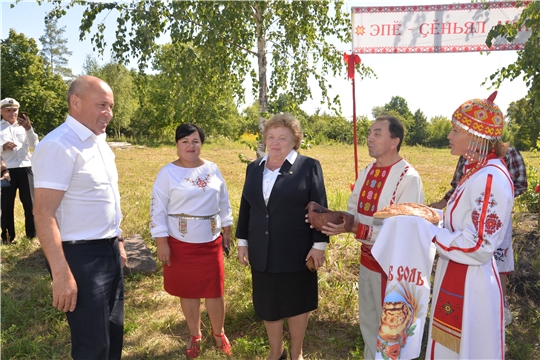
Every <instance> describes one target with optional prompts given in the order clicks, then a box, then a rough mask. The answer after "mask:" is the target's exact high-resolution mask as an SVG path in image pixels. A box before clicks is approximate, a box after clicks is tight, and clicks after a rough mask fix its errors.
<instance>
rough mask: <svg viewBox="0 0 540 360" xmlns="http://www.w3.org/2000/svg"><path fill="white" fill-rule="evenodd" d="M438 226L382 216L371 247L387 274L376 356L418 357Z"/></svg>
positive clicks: (419, 220) (408, 218)
mask: <svg viewBox="0 0 540 360" xmlns="http://www.w3.org/2000/svg"><path fill="white" fill-rule="evenodd" d="M438 230H439V228H438V227H437V226H436V225H433V224H431V223H429V222H428V221H426V220H424V219H422V218H419V217H417V216H396V217H391V218H388V219H385V220H384V221H383V226H382V228H381V231H380V233H379V236H377V240H376V241H375V244H374V245H373V248H372V249H371V252H372V253H373V256H374V257H375V259H377V261H378V262H379V264H380V265H381V267H382V269H383V270H384V272H385V273H386V275H387V276H388V280H387V282H386V291H385V297H384V300H383V309H382V318H381V324H380V326H379V336H378V338H377V354H376V357H375V358H376V359H414V358H417V357H418V356H420V351H421V346H422V335H423V333H424V326H425V322H426V314H427V309H428V304H429V293H430V289H431V284H430V276H431V268H432V266H433V259H434V257H435V251H436V249H435V245H434V244H433V243H432V242H431V240H432V239H433V237H434V236H435V235H436V234H437V232H438Z"/></svg>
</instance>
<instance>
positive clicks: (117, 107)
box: [90, 62, 138, 138]
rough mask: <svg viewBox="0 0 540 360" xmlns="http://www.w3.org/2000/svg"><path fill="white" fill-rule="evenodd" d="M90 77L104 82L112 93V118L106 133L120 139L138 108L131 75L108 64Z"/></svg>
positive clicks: (117, 65) (121, 68)
mask: <svg viewBox="0 0 540 360" xmlns="http://www.w3.org/2000/svg"><path fill="white" fill-rule="evenodd" d="M90 75H94V76H97V77H99V78H100V79H102V80H104V81H105V82H106V83H107V84H109V86H110V87H111V89H112V91H113V93H114V109H113V113H114V116H113V118H112V120H111V122H110V124H109V126H108V127H107V131H108V132H112V133H113V134H114V136H115V137H116V138H120V136H121V135H122V130H127V129H128V128H129V125H130V123H131V118H132V115H133V114H134V113H135V111H136V110H137V108H138V104H137V97H136V95H135V85H134V83H133V79H132V77H131V73H130V71H129V70H128V69H127V68H126V67H125V66H124V65H122V64H118V63H114V62H110V63H108V64H105V65H104V66H103V67H101V68H99V69H98V70H97V72H96V73H94V74H90Z"/></svg>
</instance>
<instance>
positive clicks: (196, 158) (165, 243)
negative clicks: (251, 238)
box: [150, 124, 233, 359]
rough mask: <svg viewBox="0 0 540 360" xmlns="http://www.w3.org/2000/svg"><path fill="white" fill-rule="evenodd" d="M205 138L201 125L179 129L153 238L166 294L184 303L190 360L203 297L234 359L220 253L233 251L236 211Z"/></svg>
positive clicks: (156, 206)
mask: <svg viewBox="0 0 540 360" xmlns="http://www.w3.org/2000/svg"><path fill="white" fill-rule="evenodd" d="M204 139H205V136H204V132H203V131H202V129H201V128H200V127H198V126H197V125H194V124H183V125H180V126H179V127H178V128H177V129H176V148H177V152H178V159H176V160H175V161H173V162H171V163H169V164H167V165H165V166H164V167H163V168H162V169H161V170H160V172H159V173H158V175H157V178H156V181H155V182H154V187H153V189H152V198H151V204H150V217H151V222H150V233H151V234H152V236H153V237H154V238H155V239H156V243H157V247H158V250H157V255H158V259H159V260H160V261H162V262H163V264H164V267H163V278H164V287H165V291H167V292H168V293H169V294H171V295H174V296H178V297H179V298H180V304H181V307H182V311H183V312H184V316H185V318H186V322H187V323H188V326H189V330H190V339H189V341H188V343H187V349H186V356H187V357H188V358H191V359H192V358H196V357H197V356H199V353H200V342H201V339H202V334H201V317H200V305H201V298H205V299H206V300H205V304H206V310H207V311H208V315H209V317H210V322H211V324H212V333H213V336H214V338H215V341H216V345H217V346H218V348H219V349H220V350H221V351H222V352H223V353H224V354H226V355H228V356H231V355H232V348H231V345H230V342H229V340H228V339H227V337H226V336H225V331H224V327H223V326H224V320H225V301H224V298H223V283H224V268H223V250H222V249H223V248H227V249H228V248H229V246H230V242H231V225H232V220H233V219H232V210H231V206H230V203H229V195H228V191H227V187H226V185H225V180H224V179H223V176H222V175H221V173H220V171H219V169H218V167H217V165H216V164H214V163H213V162H211V161H208V160H204V159H201V157H200V152H201V146H202V144H203V143H204ZM220 232H221V233H222V234H220Z"/></svg>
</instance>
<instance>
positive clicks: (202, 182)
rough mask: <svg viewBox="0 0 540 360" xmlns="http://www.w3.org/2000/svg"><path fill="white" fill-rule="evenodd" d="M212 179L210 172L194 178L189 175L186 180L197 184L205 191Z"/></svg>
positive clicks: (194, 184)
mask: <svg viewBox="0 0 540 360" xmlns="http://www.w3.org/2000/svg"><path fill="white" fill-rule="evenodd" d="M209 179H210V174H206V176H204V177H203V178H201V177H197V178H196V179H192V178H189V177H187V178H186V181H187V182H189V183H191V184H192V185H193V186H197V187H199V188H201V189H202V190H203V191H206V187H207V186H208V182H209V181H208V180H209Z"/></svg>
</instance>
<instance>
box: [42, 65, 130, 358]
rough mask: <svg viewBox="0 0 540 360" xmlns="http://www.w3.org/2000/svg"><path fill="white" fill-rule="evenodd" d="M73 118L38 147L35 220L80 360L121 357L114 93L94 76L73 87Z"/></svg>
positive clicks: (121, 254)
mask: <svg viewBox="0 0 540 360" xmlns="http://www.w3.org/2000/svg"><path fill="white" fill-rule="evenodd" d="M68 105H69V115H68V116H67V119H66V121H65V122H64V123H63V124H62V125H60V126H59V127H57V128H56V129H55V130H53V131H52V132H50V133H49V134H47V136H45V138H44V139H43V140H42V141H41V142H40V143H39V145H38V146H37V147H36V149H35V151H34V156H33V159H32V165H33V169H34V172H35V180H36V183H35V186H36V189H35V199H36V202H35V207H34V213H35V219H36V228H37V235H38V239H39V242H40V243H41V247H42V248H43V251H44V253H45V256H46V258H47V262H48V267H49V271H50V273H51V276H52V291H53V306H54V307H55V308H57V309H58V310H61V311H64V312H65V313H66V317H67V320H68V323H69V327H70V329H71V355H72V357H73V358H74V359H75V360H79V359H100V360H102V359H103V360H105V359H109V360H113V359H114V360H117V359H120V358H121V357H122V344H123V336H124V276H123V272H122V268H123V266H124V264H125V263H126V261H127V256H126V252H125V250H124V242H123V238H122V236H121V234H122V230H120V221H121V219H122V212H121V210H120V193H119V191H118V173H117V170H116V164H115V161H114V160H115V156H114V153H113V152H112V150H111V148H110V147H109V146H108V145H107V142H106V134H105V129H106V128H107V125H108V124H109V122H110V121H111V119H112V117H113V112H112V109H113V106H114V96H113V92H112V90H111V88H110V87H109V85H107V83H105V82H104V81H102V80H101V79H98V78H96V77H93V76H89V75H84V76H80V77H78V78H76V79H75V80H73V82H72V83H71V85H70V87H69V90H68Z"/></svg>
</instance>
